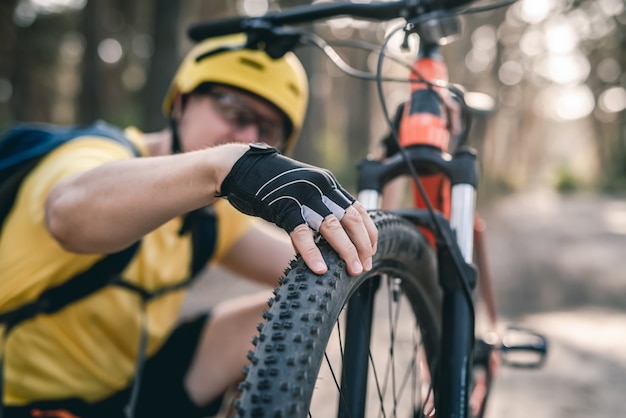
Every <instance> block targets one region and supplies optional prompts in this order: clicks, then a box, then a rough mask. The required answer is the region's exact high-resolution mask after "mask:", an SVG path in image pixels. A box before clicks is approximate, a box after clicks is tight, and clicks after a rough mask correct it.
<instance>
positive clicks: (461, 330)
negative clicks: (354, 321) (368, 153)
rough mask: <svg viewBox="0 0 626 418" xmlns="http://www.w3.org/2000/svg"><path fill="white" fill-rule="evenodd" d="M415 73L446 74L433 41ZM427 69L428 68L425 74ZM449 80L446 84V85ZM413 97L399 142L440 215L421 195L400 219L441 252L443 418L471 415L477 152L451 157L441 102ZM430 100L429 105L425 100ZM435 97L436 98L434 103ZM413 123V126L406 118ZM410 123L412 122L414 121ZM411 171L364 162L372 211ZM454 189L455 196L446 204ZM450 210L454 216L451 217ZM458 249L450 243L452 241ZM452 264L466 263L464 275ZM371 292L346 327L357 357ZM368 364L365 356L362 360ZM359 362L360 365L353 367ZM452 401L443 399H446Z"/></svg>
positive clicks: (352, 397) (399, 164) (416, 92)
mask: <svg viewBox="0 0 626 418" xmlns="http://www.w3.org/2000/svg"><path fill="white" fill-rule="evenodd" d="M413 67H414V68H417V69H418V71H419V74H424V73H425V72H428V73H429V75H430V76H433V77H439V78H440V79H442V78H446V77H447V70H446V67H445V63H444V62H443V60H442V59H441V57H440V56H439V54H438V47H437V45H435V44H427V45H425V46H423V47H422V48H421V51H420V54H419V57H418V58H417V60H416V61H415V63H414V65H413ZM425 68H426V69H427V70H428V71H424V69H425ZM444 81H447V80H444ZM411 88H412V97H411V101H409V102H408V103H407V104H406V105H405V107H404V113H403V115H402V119H401V125H400V126H401V128H400V145H401V146H403V147H405V152H406V155H407V156H408V159H409V161H410V164H411V165H412V166H413V167H414V168H415V170H416V172H417V173H419V174H420V177H423V178H430V179H434V180H435V181H431V187H429V188H427V190H426V193H427V195H429V196H428V197H427V198H428V199H429V200H430V201H433V199H438V200H439V201H437V202H435V203H436V206H435V209H436V210H437V211H438V213H439V214H438V215H437V220H436V221H435V222H436V224H433V220H432V219H431V217H432V216H431V214H430V213H429V212H428V211H426V210H425V209H424V201H423V199H422V198H421V196H420V195H419V193H415V199H414V200H415V205H414V206H415V208H414V209H411V210H404V211H398V214H400V215H401V216H403V217H405V218H407V219H409V220H411V221H412V222H414V223H415V224H416V225H418V226H419V227H421V228H425V229H426V230H427V231H429V232H430V233H432V234H433V235H432V236H434V237H436V238H434V239H431V243H433V244H435V246H436V249H437V254H438V261H439V262H438V265H439V267H440V269H439V282H440V285H441V289H442V291H443V312H442V319H443V333H442V352H441V357H442V358H444V359H446V361H444V362H440V364H439V365H437V368H436V369H437V371H438V373H437V375H436V376H434V382H433V384H434V385H436V388H437V390H435V393H436V394H437V396H436V399H435V407H436V410H437V416H438V417H442V418H448V417H450V418H452V417H467V416H468V411H467V405H468V400H469V393H470V380H471V372H472V348H473V345H474V309H473V303H472V299H471V297H470V295H469V294H468V289H469V290H471V289H473V288H474V285H475V274H474V270H473V267H472V265H471V263H472V258H473V233H474V216H475V198H476V187H477V182H478V178H477V174H476V173H477V169H476V153H475V152H474V151H473V150H471V149H469V148H461V149H459V150H457V151H456V152H455V153H454V154H452V155H451V154H449V153H448V150H447V147H448V142H449V141H448V138H447V137H446V133H447V128H446V121H445V120H444V119H445V118H444V115H443V114H441V112H438V111H437V109H438V108H439V103H438V102H437V98H436V97H435V96H433V95H430V96H428V95H426V96H425V95H424V94H421V93H423V92H425V91H428V90H427V89H428V88H429V87H427V86H426V85H425V84H424V83H423V82H414V83H413V84H412V85H411ZM425 99H426V100H425ZM428 100H430V101H428ZM407 120H409V123H405V121H407ZM411 122H412V123H411ZM406 174H409V170H408V166H407V164H406V162H405V160H404V158H403V157H402V156H401V155H399V154H396V155H395V156H394V157H392V158H389V159H388V160H386V161H384V162H381V161H378V160H366V161H364V162H363V163H362V164H361V165H360V172H359V191H358V199H359V201H360V202H361V203H362V204H363V205H364V206H365V207H366V208H367V209H372V210H373V209H378V208H379V200H380V197H381V192H382V190H383V188H384V186H385V184H387V183H388V182H390V181H391V180H393V179H395V178H396V177H398V176H401V175H406ZM446 187H450V190H449V193H450V194H449V196H450V199H449V200H448V199H445V196H447V193H446V192H447V190H441V188H446ZM448 213H449V218H448V217H447V216H445V215H447V214H448ZM451 243H452V244H453V245H450V244H451ZM454 266H462V267H461V270H462V271H458V270H457V269H455V268H454ZM372 293H373V289H371V288H368V289H366V290H365V291H363V292H359V293H357V294H355V296H353V298H352V299H351V300H350V302H349V306H348V323H347V325H346V330H347V333H346V349H347V348H348V347H352V349H353V350H355V351H353V352H357V353H358V350H363V347H367V346H368V345H369V330H362V328H361V327H360V326H353V327H351V326H350V324H351V322H350V321H351V318H353V317H360V318H359V322H361V323H362V322H363V321H364V320H365V321H368V322H367V325H366V327H367V328H369V327H370V326H371V318H372V315H371V311H372V307H371V303H372V302H371V301H372V299H373V296H372ZM364 360H365V362H367V356H365V357H364ZM355 362H360V363H361V364H353V363H355ZM345 367H346V368H348V369H350V370H360V369H363V368H364V369H365V370H367V363H365V364H363V358H360V359H359V355H358V354H357V355H355V356H354V357H351V358H350V359H348V361H346V364H345ZM358 382H359V385H360V387H356V388H355V387H354V382H353V383H352V385H351V386H350V387H349V388H348V389H347V390H351V391H352V393H350V392H348V394H347V395H346V397H347V399H348V405H352V404H351V401H353V404H354V405H363V402H359V401H358V399H359V398H360V397H361V396H364V393H365V387H366V384H367V376H364V378H363V379H359V381H358ZM446 393H458V394H460V396H461V399H457V400H450V399H448V398H446ZM444 398H446V400H445V402H444V401H443V399H444ZM351 412H352V413H354V415H352V416H362V411H358V410H352V411H351Z"/></svg>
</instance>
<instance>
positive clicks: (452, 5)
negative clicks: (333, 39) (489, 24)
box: [188, 0, 476, 41]
mask: <svg viewBox="0 0 626 418" xmlns="http://www.w3.org/2000/svg"><path fill="white" fill-rule="evenodd" d="M474 1H476V0H399V1H391V2H374V3H352V2H338V3H319V4H313V5H309V6H296V7H292V8H289V9H285V10H283V11H277V12H269V13H266V14H265V15H262V16H256V17H245V16H238V17H231V18H226V19H220V20H215V21H208V22H202V23H197V24H194V25H192V26H190V28H189V30H188V35H189V37H190V38H191V39H192V40H194V41H201V40H203V39H206V38H210V37H214V36H222V35H228V34H231V33H238V32H245V31H246V29H248V28H251V27H253V26H255V25H256V24H258V23H259V22H266V24H269V25H270V26H282V25H289V24H299V23H310V22H314V21H316V20H322V19H329V18H333V17H339V16H351V17H354V18H360V19H366V20H375V21H385V20H391V19H395V18H398V17H402V18H405V19H407V20H410V19H413V18H416V17H419V16H422V15H424V14H425V13H428V12H432V11H436V10H452V9H456V8H458V7H461V6H464V5H466V4H469V3H472V2H474Z"/></svg>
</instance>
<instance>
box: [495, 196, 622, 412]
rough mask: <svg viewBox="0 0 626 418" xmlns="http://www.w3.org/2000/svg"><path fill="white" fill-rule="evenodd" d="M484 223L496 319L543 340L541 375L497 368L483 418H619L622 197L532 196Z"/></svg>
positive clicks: (503, 205) (514, 199) (505, 205)
mask: <svg viewBox="0 0 626 418" xmlns="http://www.w3.org/2000/svg"><path fill="white" fill-rule="evenodd" d="M484 216H485V218H486V219H487V221H488V223H489V235H488V248H489V250H490V255H491V265H492V266H493V272H494V276H495V280H496V283H495V287H496V294H497V300H498V303H499V311H500V312H501V315H502V317H503V318H502V319H503V322H508V321H513V322H518V323H522V324H524V325H527V326H529V327H531V328H533V329H535V330H537V331H540V332H542V333H544V334H545V335H546V336H547V337H548V338H549V341H550V352H549V357H548V361H547V363H546V365H545V367H544V368H543V369H541V370H539V371H527V370H513V369H503V370H502V373H501V375H500V377H499V379H498V380H497V381H496V383H495V387H494V391H493V392H492V393H493V398H492V402H491V404H490V409H489V410H488V417H489V418H500V417H507V418H517V417H520V418H521V417H529V416H532V417H533V418H540V417H541V418H543V417H546V418H548V417H549V418H560V417H563V418H565V417H567V418H574V417H596V418H604V417H606V418H609V417H611V418H614V417H624V416H626V398H625V396H626V199H624V200H618V199H608V198H603V197H598V196H588V195H583V196H568V197H562V196H558V195H556V194H554V193H551V192H534V193H526V194H521V195H516V196H511V197H508V198H505V199H502V200H500V201H499V202H497V203H495V204H494V205H492V206H491V207H490V208H489V209H488V210H487V211H486V212H485V213H484Z"/></svg>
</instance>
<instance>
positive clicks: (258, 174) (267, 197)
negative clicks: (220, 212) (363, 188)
mask: <svg viewBox="0 0 626 418" xmlns="http://www.w3.org/2000/svg"><path fill="white" fill-rule="evenodd" d="M220 190H221V196H222V197H226V198H228V201H229V202H230V203H231V204H232V205H233V206H234V207H235V208H236V209H238V210H239V211H241V212H243V213H245V214H248V215H253V216H258V217H261V218H263V219H265V220H267V221H270V222H272V223H274V224H276V225H278V226H279V227H281V228H283V229H284V230H285V231H287V232H291V231H293V230H294V228H295V227H296V226H298V225H300V224H302V223H306V224H307V225H308V226H309V227H310V228H312V229H314V230H315V231H318V230H319V228H320V225H321V224H322V221H323V220H324V218H325V217H326V216H328V215H330V214H334V215H335V216H336V217H337V218H338V219H339V220H341V218H342V217H343V215H344V213H345V210H346V209H347V208H348V207H349V206H350V205H351V204H352V203H353V202H354V198H353V197H352V196H350V195H349V194H348V193H347V192H346V191H345V190H343V189H342V188H341V186H340V185H339V183H337V180H336V179H335V177H334V176H333V175H332V174H331V173H330V172H329V171H327V170H324V169H321V168H318V167H315V166H311V165H308V164H304V163H301V162H299V161H296V160H293V159H291V158H288V157H285V156H283V155H281V154H279V153H278V151H277V150H276V149H275V148H272V147H269V146H266V145H262V144H252V145H250V149H249V150H248V151H246V153H245V154H243V155H242V156H241V158H239V160H237V162H236V163H235V165H234V166H233V168H232V170H231V171H230V173H229V174H228V175H227V176H226V178H225V179H224V182H223V183H222V186H221V188H220Z"/></svg>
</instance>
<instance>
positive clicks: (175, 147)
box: [170, 118, 183, 154]
mask: <svg viewBox="0 0 626 418" xmlns="http://www.w3.org/2000/svg"><path fill="white" fill-rule="evenodd" d="M170 130H171V131H172V154H179V153H181V152H183V149H182V147H181V144H180V136H179V135H178V122H177V121H176V119H175V118H170Z"/></svg>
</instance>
